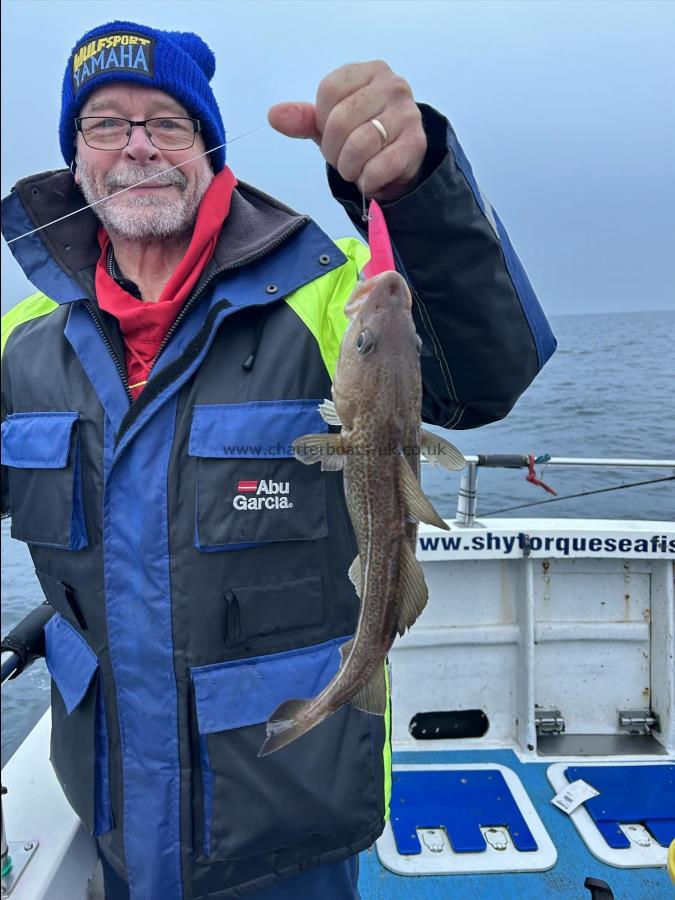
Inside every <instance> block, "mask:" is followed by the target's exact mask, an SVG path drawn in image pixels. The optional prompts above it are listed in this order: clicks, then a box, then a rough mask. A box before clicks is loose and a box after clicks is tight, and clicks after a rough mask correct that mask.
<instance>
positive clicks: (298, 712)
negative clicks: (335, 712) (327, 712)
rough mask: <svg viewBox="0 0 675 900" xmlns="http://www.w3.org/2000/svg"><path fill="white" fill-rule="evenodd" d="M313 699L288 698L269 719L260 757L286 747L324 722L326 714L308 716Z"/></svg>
mask: <svg viewBox="0 0 675 900" xmlns="http://www.w3.org/2000/svg"><path fill="white" fill-rule="evenodd" d="M312 702H313V701H312V700H286V701H284V703H282V704H281V705H280V706H278V707H277V708H276V709H275V710H274V712H273V713H272V715H271V716H270V717H269V719H268V720H267V737H266V739H265V743H264V744H263V745H262V747H261V748H260V752H259V753H258V758H260V757H261V756H268V755H269V754H270V753H274V752H275V751H276V750H280V749H281V748H282V747H285V746H286V744H290V743H291V742H292V741H295V740H296V739H297V738H299V737H301V736H302V735H303V734H305V733H306V732H307V731H310V730H311V729H312V728H314V726H315V725H318V724H319V722H322V721H323V719H324V718H326V716H306V712H307V709H308V708H309V706H310V704H311V703H312Z"/></svg>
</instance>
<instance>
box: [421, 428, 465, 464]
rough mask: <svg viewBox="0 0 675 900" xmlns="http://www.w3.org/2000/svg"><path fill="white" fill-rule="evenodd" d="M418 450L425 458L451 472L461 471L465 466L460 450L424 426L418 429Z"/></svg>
mask: <svg viewBox="0 0 675 900" xmlns="http://www.w3.org/2000/svg"><path fill="white" fill-rule="evenodd" d="M420 451H421V452H422V453H423V454H424V455H425V456H426V458H427V459H428V460H429V461H430V462H432V463H435V464H436V465H438V466H443V468H444V469H449V470H450V471H451V472H461V470H462V469H463V468H465V466H466V460H465V459H464V454H463V453H462V452H461V450H458V449H457V447H455V445H454V444H451V443H450V441H446V439H445V438H443V437H441V436H440V435H439V434H434V433H433V432H432V431H427V430H426V429H425V428H421V429H420Z"/></svg>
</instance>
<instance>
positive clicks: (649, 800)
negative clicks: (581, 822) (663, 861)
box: [565, 764, 675, 850]
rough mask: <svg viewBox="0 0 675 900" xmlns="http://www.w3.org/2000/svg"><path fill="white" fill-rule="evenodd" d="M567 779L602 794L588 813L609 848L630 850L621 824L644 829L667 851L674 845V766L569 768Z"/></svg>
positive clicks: (589, 802) (593, 800)
mask: <svg viewBox="0 0 675 900" xmlns="http://www.w3.org/2000/svg"><path fill="white" fill-rule="evenodd" d="M565 775H566V777H567V779H568V781H576V779H577V778H581V779H583V780H584V781H586V782H587V783H588V784H590V785H591V786H592V787H594V788H595V789H596V790H598V791H600V796H598V797H591V799H590V800H587V801H586V809H587V810H588V814H589V815H590V817H591V818H592V819H593V821H594V822H595V824H596V825H597V827H598V830H599V831H600V832H601V834H602V836H603V837H604V839H605V841H606V842H607V843H608V844H609V846H610V847H614V848H616V849H618V850H622V849H624V848H625V847H630V841H629V840H628V838H627V837H626V835H625V834H624V833H623V831H621V829H620V828H619V825H618V823H619V822H622V823H624V824H625V823H628V822H633V823H639V824H641V825H644V826H645V827H646V828H648V829H649V831H650V832H651V834H652V835H653V836H654V837H655V838H656V840H657V841H658V842H659V844H661V846H662V847H665V848H666V849H668V847H669V846H670V842H671V841H675V765H674V766H664V765H660V766H658V767H654V766H647V765H639V764H636V765H632V766H631V765H624V766H621V765H618V766H603V767H602V768H600V767H597V766H568V767H567V769H566V771H565Z"/></svg>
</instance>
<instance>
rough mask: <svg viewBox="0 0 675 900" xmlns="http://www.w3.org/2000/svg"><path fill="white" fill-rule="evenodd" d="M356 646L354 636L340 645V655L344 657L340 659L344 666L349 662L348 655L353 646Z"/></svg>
mask: <svg viewBox="0 0 675 900" xmlns="http://www.w3.org/2000/svg"><path fill="white" fill-rule="evenodd" d="M353 646H354V638H352V639H351V640H349V641H345V642H344V644H341V645H340V656H341V657H342V659H341V661H340V665H341V666H344V664H345V663H346V662H347V657H348V656H349V654H350V653H351V652H352V647H353Z"/></svg>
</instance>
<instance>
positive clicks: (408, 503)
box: [398, 456, 449, 531]
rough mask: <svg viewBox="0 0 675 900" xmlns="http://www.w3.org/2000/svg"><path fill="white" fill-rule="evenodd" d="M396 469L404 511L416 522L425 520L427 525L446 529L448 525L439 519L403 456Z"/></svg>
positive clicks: (400, 457)
mask: <svg viewBox="0 0 675 900" xmlns="http://www.w3.org/2000/svg"><path fill="white" fill-rule="evenodd" d="M398 469H399V474H400V477H401V489H402V491H403V500H404V502H405V511H406V512H407V513H408V514H409V515H411V516H413V518H414V519H415V520H416V521H418V522H426V523H427V524H428V525H435V526H436V527H437V528H444V529H445V530H446V531H448V530H449V527H448V525H446V524H445V522H444V521H443V519H441V517H440V516H439V515H438V513H437V512H436V510H435V509H434V508H433V506H432V505H431V503H430V501H429V500H428V498H427V497H426V496H425V494H424V491H423V490H422V488H421V487H420V483H419V481H418V480H417V478H416V477H415V473H414V472H413V470H412V469H411V468H410V463H409V462H408V460H407V459H406V458H405V456H399V458H398Z"/></svg>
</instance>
